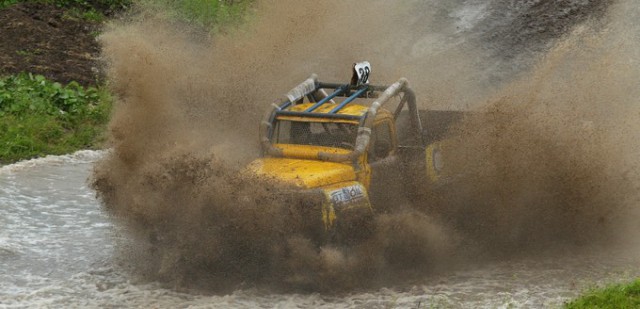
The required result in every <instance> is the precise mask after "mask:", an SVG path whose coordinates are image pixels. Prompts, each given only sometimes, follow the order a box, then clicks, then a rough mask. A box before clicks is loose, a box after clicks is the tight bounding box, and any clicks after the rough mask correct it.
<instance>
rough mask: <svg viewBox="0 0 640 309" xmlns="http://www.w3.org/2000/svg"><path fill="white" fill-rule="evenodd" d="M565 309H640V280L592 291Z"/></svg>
mask: <svg viewBox="0 0 640 309" xmlns="http://www.w3.org/2000/svg"><path fill="white" fill-rule="evenodd" d="M565 308H567V309H582V308H600V309H605V308H612V309H613V308H640V280H636V281H634V282H632V283H630V284H618V285H614V286H610V287H607V288H605V289H602V290H593V291H590V292H588V293H587V294H585V295H583V296H582V297H580V298H578V299H576V300H573V301H571V302H570V303H567V304H566V305H565Z"/></svg>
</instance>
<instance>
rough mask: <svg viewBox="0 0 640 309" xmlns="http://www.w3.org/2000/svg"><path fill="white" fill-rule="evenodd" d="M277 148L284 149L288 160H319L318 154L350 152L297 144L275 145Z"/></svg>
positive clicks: (283, 151) (341, 149) (283, 152)
mask: <svg viewBox="0 0 640 309" xmlns="http://www.w3.org/2000/svg"><path fill="white" fill-rule="evenodd" d="M273 146H275V147H276V148H279V149H282V154H283V155H284V156H285V157H287V158H297V159H307V160H319V158H318V152H326V153H334V154H348V153H349V150H347V149H343V148H333V147H324V146H314V145H297V144H274V145H273Z"/></svg>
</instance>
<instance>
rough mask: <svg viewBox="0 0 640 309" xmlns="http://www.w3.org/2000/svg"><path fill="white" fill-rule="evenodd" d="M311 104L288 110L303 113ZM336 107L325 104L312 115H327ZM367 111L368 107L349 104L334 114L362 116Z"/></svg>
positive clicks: (295, 106)
mask: <svg viewBox="0 0 640 309" xmlns="http://www.w3.org/2000/svg"><path fill="white" fill-rule="evenodd" d="M313 104H315V103H302V104H296V105H293V106H291V107H290V108H289V109H288V110H289V111H292V112H303V111H305V110H307V109H308V108H309V107H311V106H313ZM336 106H337V104H333V103H325V104H322V105H320V106H319V107H318V108H317V109H316V110H314V111H313V112H314V113H321V114H324V113H328V112H330V111H331V110H332V109H334V108H335V107H336ZM367 110H369V107H367V106H364V105H360V104H354V103H351V104H349V105H347V106H345V107H343V108H342V109H340V110H339V111H338V112H337V113H336V114H338V115H351V116H362V115H364V114H365V113H366V112H367ZM332 120H335V119H332Z"/></svg>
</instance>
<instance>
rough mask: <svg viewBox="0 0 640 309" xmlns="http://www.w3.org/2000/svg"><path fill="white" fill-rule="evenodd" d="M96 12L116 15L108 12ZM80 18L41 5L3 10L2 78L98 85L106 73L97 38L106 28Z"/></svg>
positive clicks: (0, 21) (0, 27) (0, 25)
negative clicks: (39, 77) (27, 77)
mask: <svg viewBox="0 0 640 309" xmlns="http://www.w3.org/2000/svg"><path fill="white" fill-rule="evenodd" d="M96 10H98V12H101V13H103V14H107V15H109V14H113V13H114V12H113V11H111V10H108V9H106V8H99V7H96ZM75 15H78V14H75ZM75 15H74V14H73V12H72V11H69V10H65V9H62V8H58V7H56V6H54V5H48V4H40V3H20V4H16V5H12V6H10V7H7V8H4V9H1V10H0V75H5V74H14V73H19V72H31V73H35V74H42V75H44V76H46V77H47V78H49V79H52V80H55V81H58V82H61V83H68V82H70V81H77V82H79V83H80V84H82V85H94V84H96V83H98V82H99V81H100V80H101V79H102V73H101V71H102V70H101V67H100V64H99V61H98V57H99V56H100V46H99V44H98V42H97V41H96V37H97V35H98V34H99V32H100V29H101V27H102V24H101V23H100V22H96V21H89V20H86V19H83V18H80V17H78V16H75Z"/></svg>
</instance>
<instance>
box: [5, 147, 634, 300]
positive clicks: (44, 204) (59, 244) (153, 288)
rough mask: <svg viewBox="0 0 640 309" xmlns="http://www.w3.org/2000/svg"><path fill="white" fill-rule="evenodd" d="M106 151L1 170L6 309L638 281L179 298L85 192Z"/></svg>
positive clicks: (467, 274) (485, 278)
mask: <svg viewBox="0 0 640 309" xmlns="http://www.w3.org/2000/svg"><path fill="white" fill-rule="evenodd" d="M104 155H105V153H103V152H91V151H83V152H79V153H76V154H73V155H69V156H62V157H47V158H44V159H38V160H34V161H27V162H22V163H18V164H14V165H8V166H4V167H3V168H2V169H1V170H0V184H1V186H0V204H1V205H2V208H0V214H1V216H0V218H1V220H2V229H1V230H0V231H1V233H0V261H2V265H3V267H2V268H0V307H2V308H60V307H64V308H78V307H82V308H87V307H90V308H91V307H93V308H95V307H100V308H120V307H127V308H131V307H134V308H186V307H189V308H434V307H435V308H514V307H515V308H520V307H522V308H532V307H534V308H541V307H542V308H554V307H558V306H560V305H561V304H562V303H563V302H564V301H566V300H567V299H570V298H573V297H575V296H576V295H578V294H579V293H580V292H581V291H583V290H584V289H587V288H590V287H593V286H596V285H600V284H607V283H613V282H622V281H626V280H631V279H633V278H637V277H638V276H640V270H639V269H638V265H639V264H638V263H639V262H640V254H638V252H633V251H630V250H625V249H617V250H612V249H607V250H573V251H567V252H556V253H554V254H541V255H540V254H539V255H536V256H535V257H518V258H512V259H505V260H499V261H485V262H482V263H473V264H468V265H466V266H464V265H463V266H459V267H457V268H456V269H450V270H447V271H444V272H441V273H437V274H432V275H429V276H425V277H422V278H418V279H412V280H411V281H408V282H403V283H402V284H395V285H389V286H386V287H380V288H374V289H364V290H354V291H345V292H342V293H337V294H336V293H331V294H323V293H316V292H305V293H295V292H274V291H272V290H270V289H265V288H255V287H249V286H244V287H243V286H237V287H236V288H235V289H233V291H231V292H229V293H223V294H218V293H212V292H206V291H202V290H199V291H194V290H185V289H174V288H173V287H171V286H166V285H163V284H160V283H158V282H155V281H148V280H142V279H140V278H139V277H137V276H134V275H132V274H131V269H129V266H128V265H127V263H126V261H122V260H121V259H120V258H119V257H118V254H117V252H118V251H119V250H118V249H117V246H122V247H127V246H131V245H134V244H135V243H134V242H132V241H131V240H130V239H128V237H127V236H126V234H125V233H123V231H121V230H120V229H119V228H118V227H116V226H114V225H113V223H112V220H111V219H110V218H109V217H108V216H107V215H106V214H105V213H104V212H103V211H102V210H101V206H100V203H99V202H98V201H96V199H95V197H94V194H95V193H94V192H93V191H92V190H90V189H89V188H88V187H87V184H86V179H87V177H88V176H89V175H90V172H91V170H92V166H93V164H95V162H96V160H100V159H101V158H103V157H104Z"/></svg>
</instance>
